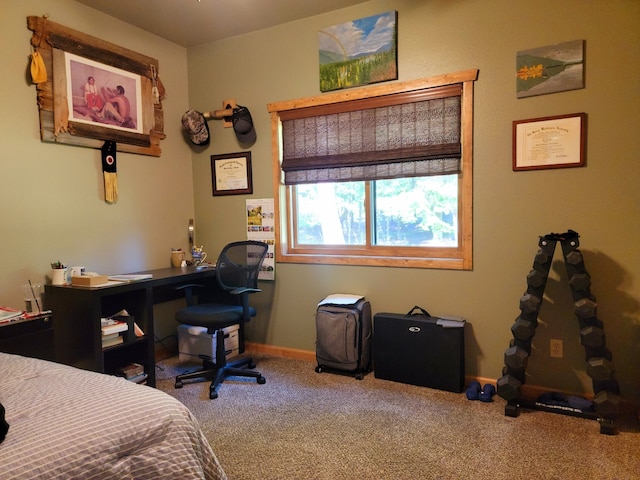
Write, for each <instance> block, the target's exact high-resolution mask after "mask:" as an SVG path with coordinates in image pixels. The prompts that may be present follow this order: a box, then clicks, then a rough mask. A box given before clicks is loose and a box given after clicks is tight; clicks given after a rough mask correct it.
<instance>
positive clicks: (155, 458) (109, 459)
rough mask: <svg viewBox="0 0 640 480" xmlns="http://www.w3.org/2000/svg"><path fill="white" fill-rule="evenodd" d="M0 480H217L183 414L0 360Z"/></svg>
mask: <svg viewBox="0 0 640 480" xmlns="http://www.w3.org/2000/svg"><path fill="white" fill-rule="evenodd" d="M0 403H2V405H3V406H4V407H5V409H6V419H7V422H8V423H9V432H8V434H7V437H6V438H5V440H4V441H3V442H2V443H0V479H2V480H9V479H36V478H37V479H56V480H63V479H81V480H91V479H100V480H108V479H118V480H120V479H136V480H142V479H153V480H158V479H171V480H175V479H180V480H189V479H212V480H224V479H226V475H225V474H224V472H223V470H222V467H221V466H220V464H219V463H218V460H217V458H216V457H215V455H214V453H213V451H212V450H211V447H210V446H209V443H208V442H207V440H206V439H205V437H204V435H203V434H202V432H201V430H200V428H199V426H198V424H197V421H196V420H195V418H194V417H193V416H192V414H191V412H190V411H189V410H188V409H187V408H186V407H185V406H184V405H183V404H181V403H180V402H179V401H177V400H176V399H174V398H173V397H171V396H169V395H167V394H165V393H164V392H161V391H159V390H156V389H154V388H151V387H146V386H143V385H136V384H134V383H132V382H129V381H127V380H124V379H121V378H117V377H113V376H108V375H102V374H99V373H94V372H89V371H85V370H79V369H76V368H73V367H69V366H66V365H61V364H57V363H51V362H46V361H43V360H36V359H33V358H26V357H21V356H18V355H9V354H5V353H0Z"/></svg>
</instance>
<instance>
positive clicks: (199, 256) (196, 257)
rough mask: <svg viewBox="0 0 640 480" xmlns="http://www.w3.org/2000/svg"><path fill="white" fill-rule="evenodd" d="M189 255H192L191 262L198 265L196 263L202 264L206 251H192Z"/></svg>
mask: <svg viewBox="0 0 640 480" xmlns="http://www.w3.org/2000/svg"><path fill="white" fill-rule="evenodd" d="M191 256H192V257H193V263H194V264H195V265H196V266H198V265H202V264H203V263H204V261H205V259H206V258H207V252H202V251H200V252H193V253H191Z"/></svg>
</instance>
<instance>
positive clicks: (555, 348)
mask: <svg viewBox="0 0 640 480" xmlns="http://www.w3.org/2000/svg"><path fill="white" fill-rule="evenodd" d="M549 355H550V356H552V357H553V358H562V340H559V339H557V338H552V339H551V340H550V342H549Z"/></svg>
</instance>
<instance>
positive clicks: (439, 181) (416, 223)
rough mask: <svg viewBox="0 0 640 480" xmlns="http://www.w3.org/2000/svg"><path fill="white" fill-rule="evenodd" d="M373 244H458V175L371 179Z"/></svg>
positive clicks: (421, 245)
mask: <svg viewBox="0 0 640 480" xmlns="http://www.w3.org/2000/svg"><path fill="white" fill-rule="evenodd" d="M373 205H374V208H373V212H374V215H373V221H374V222H375V229H374V232H375V237H374V241H373V243H374V244H375V245H388V246H393V245H398V246H405V247H457V245H458V176H457V175H439V176H435V177H415V178H398V179H393V180H377V181H375V182H374V197H373Z"/></svg>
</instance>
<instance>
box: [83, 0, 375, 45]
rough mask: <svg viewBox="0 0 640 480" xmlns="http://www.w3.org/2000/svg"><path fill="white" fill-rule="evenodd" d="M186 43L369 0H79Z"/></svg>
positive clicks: (259, 28) (238, 33)
mask: <svg viewBox="0 0 640 480" xmlns="http://www.w3.org/2000/svg"><path fill="white" fill-rule="evenodd" d="M76 1H77V2H79V3H82V4H84V5H87V6H89V7H92V8H95V9H96V10H100V11H101V12H104V13H106V14H108V15H111V16H113V17H115V18H118V19H120V20H122V21H124V22H127V23H130V24H131V25H135V26H137V27H140V28H142V29H143V30H146V31H148V32H151V33H154V34H156V35H158V36H159V37H162V38H165V39H167V40H170V41H172V42H174V43H177V44H178V45H182V46H184V47H191V46H194V45H199V44H202V43H210V42H213V41H216V40H220V39H222V38H227V37H233V36H236V35H241V34H244V33H248V32H252V31H255V30H261V29H264V28H268V27H272V26H274V25H279V24H281V23H287V22H291V21H294V20H298V19H301V18H306V17H311V16H314V15H318V14H321V13H325V12H330V11H332V10H338V9H340V8H345V7H348V6H351V5H355V4H358V3H365V1H366V0H76Z"/></svg>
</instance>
